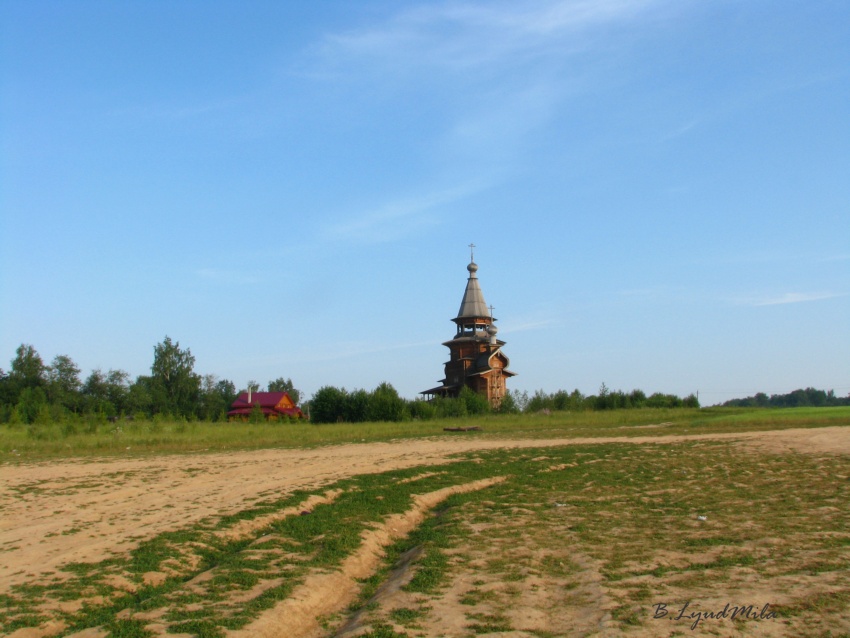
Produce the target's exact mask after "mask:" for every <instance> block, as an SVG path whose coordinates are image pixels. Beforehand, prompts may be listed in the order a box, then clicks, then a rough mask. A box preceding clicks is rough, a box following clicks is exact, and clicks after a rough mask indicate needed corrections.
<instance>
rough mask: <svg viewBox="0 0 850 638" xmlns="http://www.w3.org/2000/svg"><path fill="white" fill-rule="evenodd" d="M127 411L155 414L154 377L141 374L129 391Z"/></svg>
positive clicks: (147, 414)
mask: <svg viewBox="0 0 850 638" xmlns="http://www.w3.org/2000/svg"><path fill="white" fill-rule="evenodd" d="M127 413H128V414H134V415H135V414H139V413H141V414H144V415H145V416H147V417H150V416H152V415H153V377H149V376H143V375H140V376H138V377H136V380H135V381H134V382H133V383H132V384H131V385H130V387H129V389H128V391H127Z"/></svg>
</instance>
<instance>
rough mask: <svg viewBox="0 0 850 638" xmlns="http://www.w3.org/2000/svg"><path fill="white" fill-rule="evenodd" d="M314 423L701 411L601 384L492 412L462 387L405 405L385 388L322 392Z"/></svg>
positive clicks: (516, 394) (525, 398) (524, 399)
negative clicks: (591, 392) (447, 394)
mask: <svg viewBox="0 0 850 638" xmlns="http://www.w3.org/2000/svg"><path fill="white" fill-rule="evenodd" d="M305 407H306V409H308V410H309V413H310V418H311V420H312V421H313V422H314V423H334V422H339V421H344V422H348V423H358V422H362V421H406V420H410V419H423V420H427V419H434V418H447V417H463V416H475V415H481V414H490V413H498V414H520V413H526V414H528V413H541V412H542V413H551V412H556V411H590V410H620V409H629V408H681V407H685V408H698V407H699V400H698V399H697V397H696V395H693V394H691V395H688V396H687V397H685V398H680V397H678V396H676V395H673V394H662V393H660V392H657V393H654V394H651V395H649V396H647V395H646V394H645V393H644V392H643V391H642V390H632V391H631V392H630V393H628V394H627V393H625V392H623V391H621V390H616V391H611V390H609V389H608V388H607V386H606V385H605V384H604V383H603V384H602V386H601V387H600V389H599V393H598V394H595V395H590V396H585V395H584V394H582V393H581V392H579V391H578V390H573V391H572V392H567V391H565V390H558V391H557V392H554V393H551V394H549V393H546V392H544V391H543V390H537V391H536V392H535V393H534V394H533V395H531V396H529V394H528V392H525V391H519V390H512V391H509V392H508V393H507V394H506V395H505V396H504V397H503V398H502V403H501V405H500V406H499V407H498V408H497V409H494V408H492V407H491V405H490V403H489V402H488V401H487V399H486V398H485V397H483V396H481V395H480V394H477V393H475V392H474V391H472V390H471V389H469V388H467V387H464V388H463V389H462V390H461V392H460V395H459V396H457V397H451V398H449V397H437V398H435V399H432V400H430V401H424V400H422V399H415V400H412V401H409V400H405V399H403V398H401V397H400V396H399V395H398V392H396V390H395V388H393V386H392V385H390V384H389V383H382V384H380V385H379V386H378V387H377V388H375V389H374V390H372V391H371V392H369V391H366V390H362V389H358V390H353V391H347V390H346V389H345V388H337V387H334V386H324V387H322V388H320V389H319V390H318V391H317V392H316V394H315V395H313V397H312V399H310V401H309V403H308V404H307V405H306V406H305Z"/></svg>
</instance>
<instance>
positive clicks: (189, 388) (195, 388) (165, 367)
mask: <svg viewBox="0 0 850 638" xmlns="http://www.w3.org/2000/svg"><path fill="white" fill-rule="evenodd" d="M194 367H195V357H194V356H192V351H191V350H189V348H186V349H185V350H182V349H181V348H180V342H179V341H177V342H172V341H171V338H170V337H168V336H166V337H165V339H164V340H163V342H162V343H159V344H157V345H155V346H154V349H153V365H152V366H151V377H152V378H153V410H154V412H155V413H167V414H172V415H175V416H193V415H194V414H195V411H196V408H197V404H198V395H199V393H200V385H201V384H200V377H199V376H198V375H197V374H195V372H194Z"/></svg>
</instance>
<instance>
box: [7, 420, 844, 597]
mask: <svg viewBox="0 0 850 638" xmlns="http://www.w3.org/2000/svg"><path fill="white" fill-rule="evenodd" d="M700 439H705V440H718V439H724V440H730V441H735V442H736V445H737V446H745V447H748V448H752V449H757V450H760V451H766V452H787V451H798V452H805V453H815V454H832V453H843V454H846V453H850V428H845V427H830V428H821V429H799V430H779V431H772V432H747V433H731V434H718V435H695V436H645V437H644V436H642V437H628V438H625V437H623V438H613V437H606V438H597V439H547V440H539V439H525V440H508V439H505V440H499V439H489V438H471V437H464V438H453V437H439V438H431V439H423V440H404V441H396V442H388V443H370V444H352V445H341V446H332V447H324V448H315V449H310V450H287V449H284V450H260V451H246V452H233V453H225V454H221V453H217V454H194V455H179V456H178V455H175V456H161V457H150V458H132V459H103V460H85V461H58V462H47V463H35V464H28V465H3V466H0V511H2V518H1V519H0V593H2V592H5V591H8V589H9V588H10V587H11V586H13V585H16V584H23V583H29V584H35V583H39V582H43V581H44V580H45V579H46V578H54V577H56V575H57V572H59V567H60V566H61V565H63V564H66V563H69V562H86V563H91V562H95V561H98V560H102V559H104V558H108V557H109V556H111V555H116V554H125V553H126V552H128V551H129V550H130V549H132V548H133V547H135V546H136V545H138V543H139V542H140V541H142V540H145V539H148V538H151V537H153V536H155V535H156V534H159V533H161V532H163V531H168V530H173V529H177V528H180V527H184V526H187V525H191V524H193V523H196V522H197V521H199V520H201V519H204V518H207V517H215V516H219V515H226V514H228V513H233V512H236V511H239V510H243V509H245V508H247V507H250V506H252V505H253V504H255V503H257V502H258V501H260V500H263V499H267V498H270V497H273V496H284V495H286V494H288V493H291V492H292V491H294V490H297V489H310V490H315V489H316V488H321V487H322V486H325V485H328V484H329V483H332V482H334V481H337V480H339V479H342V478H346V477H350V476H355V475H359V474H370V473H376V472H383V471H386V470H391V469H400V468H408V467H415V466H418V465H426V464H427V465H434V464H439V463H447V462H450V461H451V459H450V458H449V457H450V455H452V454H454V453H458V452H470V451H475V450H486V449H494V448H524V447H546V446H553V445H581V444H586V443H604V442H613V441H620V442H630V443H645V442H652V443H672V442H676V441H684V440H700ZM559 469H560V468H559ZM58 575H61V573H59V574H58Z"/></svg>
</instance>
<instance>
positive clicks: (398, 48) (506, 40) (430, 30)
mask: <svg viewBox="0 0 850 638" xmlns="http://www.w3.org/2000/svg"><path fill="white" fill-rule="evenodd" d="M657 4H659V3H658V1H657V0H543V1H539V2H532V3H517V2H491V3H486V4H473V3H459V4H423V5H420V6H417V7H414V8H411V9H405V10H403V11H401V12H399V13H397V14H395V15H393V16H391V17H390V18H388V19H387V20H386V21H384V22H383V23H380V24H377V25H370V26H369V27H365V28H362V29H358V30H350V31H347V32H342V33H334V34H328V35H327V36H326V38H325V40H324V41H323V43H322V45H321V51H322V55H323V58H324V60H325V61H326V62H329V63H342V62H344V61H351V60H352V56H355V57H368V58H371V59H373V60H382V61H383V62H384V65H385V68H386V67H395V68H397V69H403V68H406V65H408V64H409V62H410V61H413V62H414V64H415V65H416V66H417V67H421V66H423V65H435V66H441V67H444V68H449V69H470V68H478V69H480V67H481V66H482V65H489V64H502V63H504V62H505V61H506V60H507V59H508V58H509V61H510V63H511V64H516V63H517V62H522V61H523V60H526V61H527V59H529V58H531V59H537V58H539V56H541V55H545V54H548V53H550V52H552V51H553V47H557V50H563V48H564V47H566V48H568V49H572V50H580V49H581V48H582V47H583V46H585V45H583V44H581V43H580V41H579V40H577V38H576V36H577V35H578V34H580V33H581V32H582V31H584V30H586V29H590V28H592V27H597V26H601V25H606V24H612V23H618V22H624V21H627V20H631V19H634V18H636V17H638V16H640V15H641V14H642V13H644V12H645V11H646V10H647V9H648V8H650V7H652V6H654V5H657ZM567 36H569V37H567ZM518 56H519V57H518Z"/></svg>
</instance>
